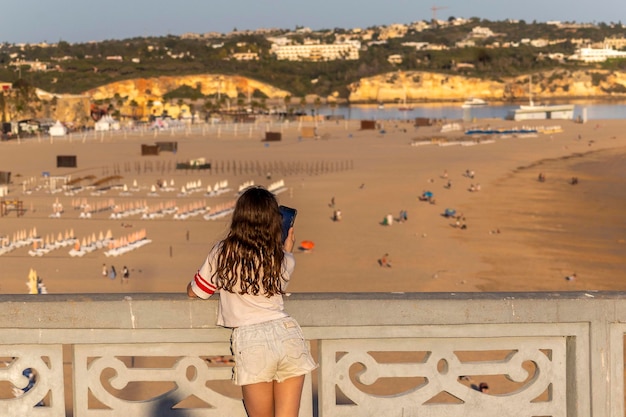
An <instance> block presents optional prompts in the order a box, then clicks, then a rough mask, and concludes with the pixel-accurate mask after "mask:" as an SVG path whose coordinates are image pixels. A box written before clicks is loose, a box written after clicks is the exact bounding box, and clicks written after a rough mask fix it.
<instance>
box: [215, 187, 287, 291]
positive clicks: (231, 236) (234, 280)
mask: <svg viewBox="0 0 626 417" xmlns="http://www.w3.org/2000/svg"><path fill="white" fill-rule="evenodd" d="M284 256H285V253H284V252H283V242H282V239H281V215H280V212H279V210H278V202H277V201H276V198H275V197H274V195H273V194H272V193H271V192H269V191H267V190H266V189H264V188H261V187H252V188H248V189H247V190H246V191H245V192H244V193H243V194H242V195H241V196H240V197H239V199H238V200H237V203H236V204H235V211H234V212H233V219H232V222H231V226H230V231H229V232H228V236H226V238H225V239H224V240H223V241H222V244H221V247H220V249H219V251H218V256H217V268H216V271H215V274H214V278H215V282H216V285H217V287H218V288H221V289H224V290H226V291H229V292H234V291H235V290H234V288H237V287H239V293H240V294H253V295H258V294H264V295H266V296H267V297H270V296H272V295H275V294H282V293H283V291H282V288H281V287H282V286H281V280H282V275H281V272H282V263H283V259H284ZM237 284H239V285H238V286H237Z"/></svg>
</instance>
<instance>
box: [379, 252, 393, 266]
mask: <svg viewBox="0 0 626 417" xmlns="http://www.w3.org/2000/svg"><path fill="white" fill-rule="evenodd" d="M378 265H380V266H382V267H385V268H391V261H390V260H389V254H388V253H386V254H384V255H383V256H382V257H381V258H380V259H379V260H378Z"/></svg>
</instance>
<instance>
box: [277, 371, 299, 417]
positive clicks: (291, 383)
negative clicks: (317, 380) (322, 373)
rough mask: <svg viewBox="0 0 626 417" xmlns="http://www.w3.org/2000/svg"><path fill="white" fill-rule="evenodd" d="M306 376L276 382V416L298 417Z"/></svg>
mask: <svg viewBox="0 0 626 417" xmlns="http://www.w3.org/2000/svg"><path fill="white" fill-rule="evenodd" d="M303 385H304V375H302V376H296V377H293V378H289V379H286V380H284V381H283V382H276V381H274V416H275V417H298V412H299V410H300V399H301V398H302V387H303Z"/></svg>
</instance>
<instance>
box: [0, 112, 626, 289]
mask: <svg viewBox="0 0 626 417" xmlns="http://www.w3.org/2000/svg"><path fill="white" fill-rule="evenodd" d="M381 123H382V125H381V126H380V127H381V129H377V130H360V125H359V122H358V121H350V122H344V121H341V122H328V121H327V122H324V123H322V124H320V125H319V126H318V134H319V138H317V139H304V138H301V137H300V134H299V130H298V126H297V124H292V126H291V127H289V128H285V129H284V130H283V135H282V136H283V140H282V141H280V142H262V141H261V136H262V135H261V134H260V133H256V132H254V133H250V131H249V130H246V129H241V131H240V133H238V134H235V133H233V132H231V133H225V131H222V132H221V133H220V135H219V137H218V135H217V134H216V133H215V131H212V132H209V131H207V132H205V133H200V131H199V130H196V131H195V133H189V132H179V133H174V134H170V133H169V132H167V133H160V134H159V135H158V136H155V135H154V134H152V133H144V134H141V133H138V132H135V133H125V134H122V133H117V134H108V133H107V134H102V135H100V136H97V137H95V138H93V137H92V138H88V139H84V138H81V137H80V135H74V137H65V138H55V139H54V140H52V141H51V140H50V139H49V138H46V139H43V138H42V139H37V138H34V139H27V140H21V141H20V142H19V143H18V142H16V141H10V142H2V143H0V148H1V149H2V152H0V170H2V171H10V172H11V173H12V184H11V185H10V186H9V192H10V194H9V195H8V196H7V197H5V200H11V199H20V200H22V201H23V204H24V207H25V208H26V213H25V214H24V215H23V216H21V217H18V216H17V214H16V213H15V212H9V213H8V214H7V215H6V216H4V217H0V236H3V235H4V236H7V237H9V238H11V237H12V236H13V235H14V234H15V233H16V232H18V231H22V230H25V231H30V230H32V228H36V230H37V234H38V235H40V236H42V237H44V236H49V235H53V236H56V235H58V233H65V231H68V230H73V231H74V235H75V236H76V237H78V238H79V239H81V238H83V237H87V236H91V235H93V234H95V235H98V234H99V233H106V232H107V231H109V230H110V231H111V233H112V234H113V237H115V238H118V237H122V236H126V235H128V234H130V233H133V232H136V231H138V230H145V231H146V235H147V238H148V239H150V240H151V241H152V242H151V243H149V244H147V245H145V246H143V247H141V248H138V249H136V250H134V251H131V252H128V253H126V254H124V255H122V256H119V257H106V256H105V254H104V252H105V250H102V249H101V250H97V251H94V252H92V253H89V254H87V255H85V256H84V257H80V258H79V257H71V256H70V255H69V254H68V252H69V250H70V249H71V247H67V248H62V249H57V250H54V251H52V252H50V253H48V254H46V255H44V256H41V257H32V256H30V255H29V254H28V250H29V249H30V248H29V247H23V248H19V249H16V250H14V251H12V252H10V253H7V254H4V255H2V256H0V262H1V265H2V268H1V270H0V276H1V278H2V279H1V280H0V293H4V294H12V293H20V294H23V293H26V292H27V286H26V281H27V277H28V272H29V270H30V268H33V269H35V270H36V271H37V273H38V275H39V276H40V277H41V278H42V280H43V282H44V284H45V286H46V288H47V290H48V292H50V293H108V292H116V293H119V292H129V293H134V292H182V291H184V290H185V286H186V284H187V282H188V281H189V280H190V279H191V278H192V277H193V275H194V273H195V272H196V270H197V268H198V267H199V266H200V265H201V263H202V262H203V260H204V257H205V256H206V254H207V253H208V251H209V249H210V247H211V245H212V244H213V243H215V242H216V241H217V240H219V239H220V238H222V237H223V236H224V235H225V233H226V231H227V228H228V221H229V217H223V218H221V219H218V220H214V221H207V220H204V219H203V217H202V215H200V216H195V217H191V218H189V219H187V220H175V219H173V216H172V215H171V214H170V215H165V216H164V217H162V218H158V219H153V220H144V219H141V216H140V215H133V216H129V217H126V218H123V219H110V218H109V216H110V214H111V211H102V212H99V213H94V214H93V216H92V218H91V219H81V218H79V214H80V211H78V210H74V209H72V202H73V201H76V199H79V198H80V199H84V200H86V201H88V202H89V203H90V204H92V205H96V204H98V202H108V201H114V203H115V204H118V205H122V204H129V203H130V202H133V203H135V202H141V201H145V202H146V204H147V205H149V206H155V205H157V204H159V203H163V204H165V203H167V202H172V204H175V205H176V206H178V207H182V206H184V205H185V204H191V203H198V204H200V203H202V204H205V205H208V206H211V207H215V206H217V205H219V204H226V203H228V202H232V201H233V200H234V199H235V198H236V196H235V194H236V192H237V188H238V187H239V185H241V184H243V183H245V182H254V184H256V185H263V186H269V185H270V184H271V183H273V182H275V181H279V180H284V182H285V186H286V190H285V191H284V192H282V193H280V194H278V199H279V202H280V203H281V204H284V205H287V206H291V207H295V208H297V209H298V217H297V219H296V225H295V226H296V241H297V242H300V241H303V240H310V241H313V242H314V243H315V247H314V249H313V250H312V251H309V252H304V251H296V258H297V267H296V272H295V274H294V277H293V282H292V283H291V284H290V287H289V291H291V292H419V291H425V292H440V291H441V292H450V291H452V292H458V291H567V290H624V289H626V280H624V279H623V278H624V276H625V274H626V272H624V271H626V268H625V266H626V265H625V264H626V223H625V222H624V221H623V213H622V210H623V209H622V207H624V206H625V204H624V203H625V202H626V176H625V174H624V169H623V167H624V166H625V164H626V135H624V133H623V132H624V131H625V128H626V121H622V120H606V121H592V122H588V123H586V124H578V123H574V122H572V121H563V120H558V121H557V120H550V121H546V120H542V121H536V122H532V123H529V122H524V125H531V124H534V125H536V126H560V127H561V128H562V131H561V132H559V131H554V132H552V133H539V134H538V135H536V136H535V137H517V136H515V135H508V137H500V136H494V137H493V138H492V137H482V138H481V140H482V143H480V144H476V145H474V146H463V145H460V144H454V145H450V146H438V145H437V144H427V145H422V146H411V144H412V143H413V142H414V141H418V142H421V141H430V140H432V139H444V140H445V139H447V140H449V141H452V140H456V139H458V138H459V137H461V138H462V140H463V141H468V140H472V139H476V138H475V137H473V136H472V137H470V136H463V134H462V132H461V131H456V132H451V133H441V132H440V129H439V127H435V126H433V127H419V128H415V127H414V126H413V125H412V124H411V123H409V122H406V121H397V122H396V121H387V122H381ZM459 123H461V122H459ZM461 124H462V125H463V128H464V129H465V128H468V127H485V126H490V127H492V128H499V127H502V128H511V127H521V126H522V124H521V123H520V122H512V121H504V120H480V121H477V122H474V123H464V124H463V123H461ZM383 130H384V132H383ZM155 141H176V142H177V143H178V150H177V152H176V153H172V152H161V153H160V155H158V156H141V152H140V151H141V145H142V144H147V145H152V144H154V142H155ZM57 155H76V156H77V162H78V166H77V168H57V167H56V156H57ZM195 158H206V160H207V161H208V162H211V163H212V164H213V166H214V169H213V170H211V171H185V170H175V169H174V166H175V164H176V162H184V161H188V160H191V159H195ZM468 170H470V171H474V173H475V176H474V178H469V177H468V176H466V172H467V171H468ZM43 172H48V173H49V174H50V175H51V176H53V177H54V176H64V175H71V176H72V178H73V179H75V178H79V177H85V176H88V175H91V176H93V179H91V180H83V181H81V182H80V183H81V184H83V185H87V184H89V183H90V182H93V181H97V180H99V179H103V178H106V177H110V176H114V175H116V176H118V177H119V178H117V179H115V180H112V181H111V182H110V183H109V184H111V185H123V184H126V185H127V186H128V187H131V188H132V184H133V182H135V181H136V182H137V184H138V188H139V189H140V190H139V191H133V192H129V193H128V194H130V195H121V194H124V193H123V192H122V190H120V189H119V188H114V189H110V190H108V191H106V192H104V193H101V194H100V195H91V191H90V190H84V191H82V192H80V193H77V194H76V195H74V196H67V195H65V193H63V192H57V193H50V192H49V190H46V189H43V188H42V189H33V190H32V192H30V193H28V194H25V193H24V192H23V191H24V186H23V185H22V182H24V181H27V183H28V186H27V187H26V188H34V186H35V184H39V185H41V184H43V183H44V181H43V179H42V173H43ZM446 172H447V178H444V173H446ZM540 172H542V173H544V175H545V176H546V181H545V182H540V181H538V180H537V178H538V175H539V173H540ZM268 173H269V174H271V178H269V179H268ZM573 177H577V178H578V179H579V182H578V184H575V185H572V184H571V183H570V182H571V179H572V178H573ZM158 180H164V181H166V182H171V181H172V180H173V181H174V184H175V185H174V186H173V187H172V188H174V190H173V191H157V194H158V196H150V195H149V194H150V188H151V186H152V185H155V184H156V183H157V181H158ZM196 181H201V184H202V187H201V188H203V189H204V188H206V186H207V185H213V184H215V183H218V182H221V181H228V185H229V188H231V190H230V191H229V192H227V193H223V194H221V195H219V196H217V197H207V196H204V191H199V192H195V193H188V194H187V195H185V196H179V195H178V194H180V192H181V189H180V188H181V187H182V186H183V185H186V184H189V183H192V182H196ZM448 181H450V183H451V186H450V187H449V188H447V186H446V185H447V182H448ZM477 184H479V185H480V191H474V192H471V191H469V189H470V186H471V185H477ZM424 191H431V192H432V193H433V194H434V198H435V204H430V203H428V202H423V201H420V200H419V199H418V197H419V196H420V195H421V194H422V193H423V192H424ZM332 198H334V200H335V206H334V207H331V206H330V203H331V199H332ZM57 201H58V202H59V203H61V204H62V205H63V208H64V212H63V213H62V215H61V216H60V217H59V218H50V215H51V214H52V206H53V204H54V203H55V202H57ZM446 208H451V209H454V210H455V211H456V213H457V215H462V216H463V218H464V219H462V220H460V224H465V225H466V226H467V228H465V229H461V228H460V227H455V226H456V224H455V223H456V220H455V219H453V218H446V217H444V216H442V213H443V212H444V210H445V209H446ZM337 209H339V210H341V212H342V220H341V221H339V222H335V221H332V215H333V211H334V210H337ZM401 210H406V212H407V214H408V220H407V221H406V222H403V223H398V222H394V223H393V225H391V226H382V225H381V224H380V223H381V221H382V220H383V218H384V217H385V216H386V215H388V214H391V215H392V216H393V217H394V218H397V217H398V216H399V213H400V211H401ZM385 253H388V254H389V259H390V262H391V265H392V266H391V268H387V267H381V266H380V265H379V264H378V259H380V258H381V256H382V255H383V254H385ZM103 264H106V265H107V266H108V267H110V266H111V265H114V266H115V268H116V269H117V272H118V276H117V278H116V279H115V280H111V279H108V278H104V277H102V275H101V269H102V265H103ZM123 266H127V267H128V268H129V270H130V279H129V282H128V283H127V284H125V283H122V282H121V279H120V277H121V270H122V267H123ZM573 274H576V275H575V277H576V279H574V280H566V279H565V277H567V276H573Z"/></svg>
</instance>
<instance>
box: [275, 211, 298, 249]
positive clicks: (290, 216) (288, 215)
mask: <svg viewBox="0 0 626 417" xmlns="http://www.w3.org/2000/svg"><path fill="white" fill-rule="evenodd" d="M278 210H279V211H280V215H281V216H282V218H283V221H282V230H283V235H282V236H283V242H284V241H285V240H287V234H288V233H289V229H291V228H292V227H293V223H294V222H295V221H296V215H297V214H298V210H296V209H294V208H291V207H287V206H279V207H278Z"/></svg>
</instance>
